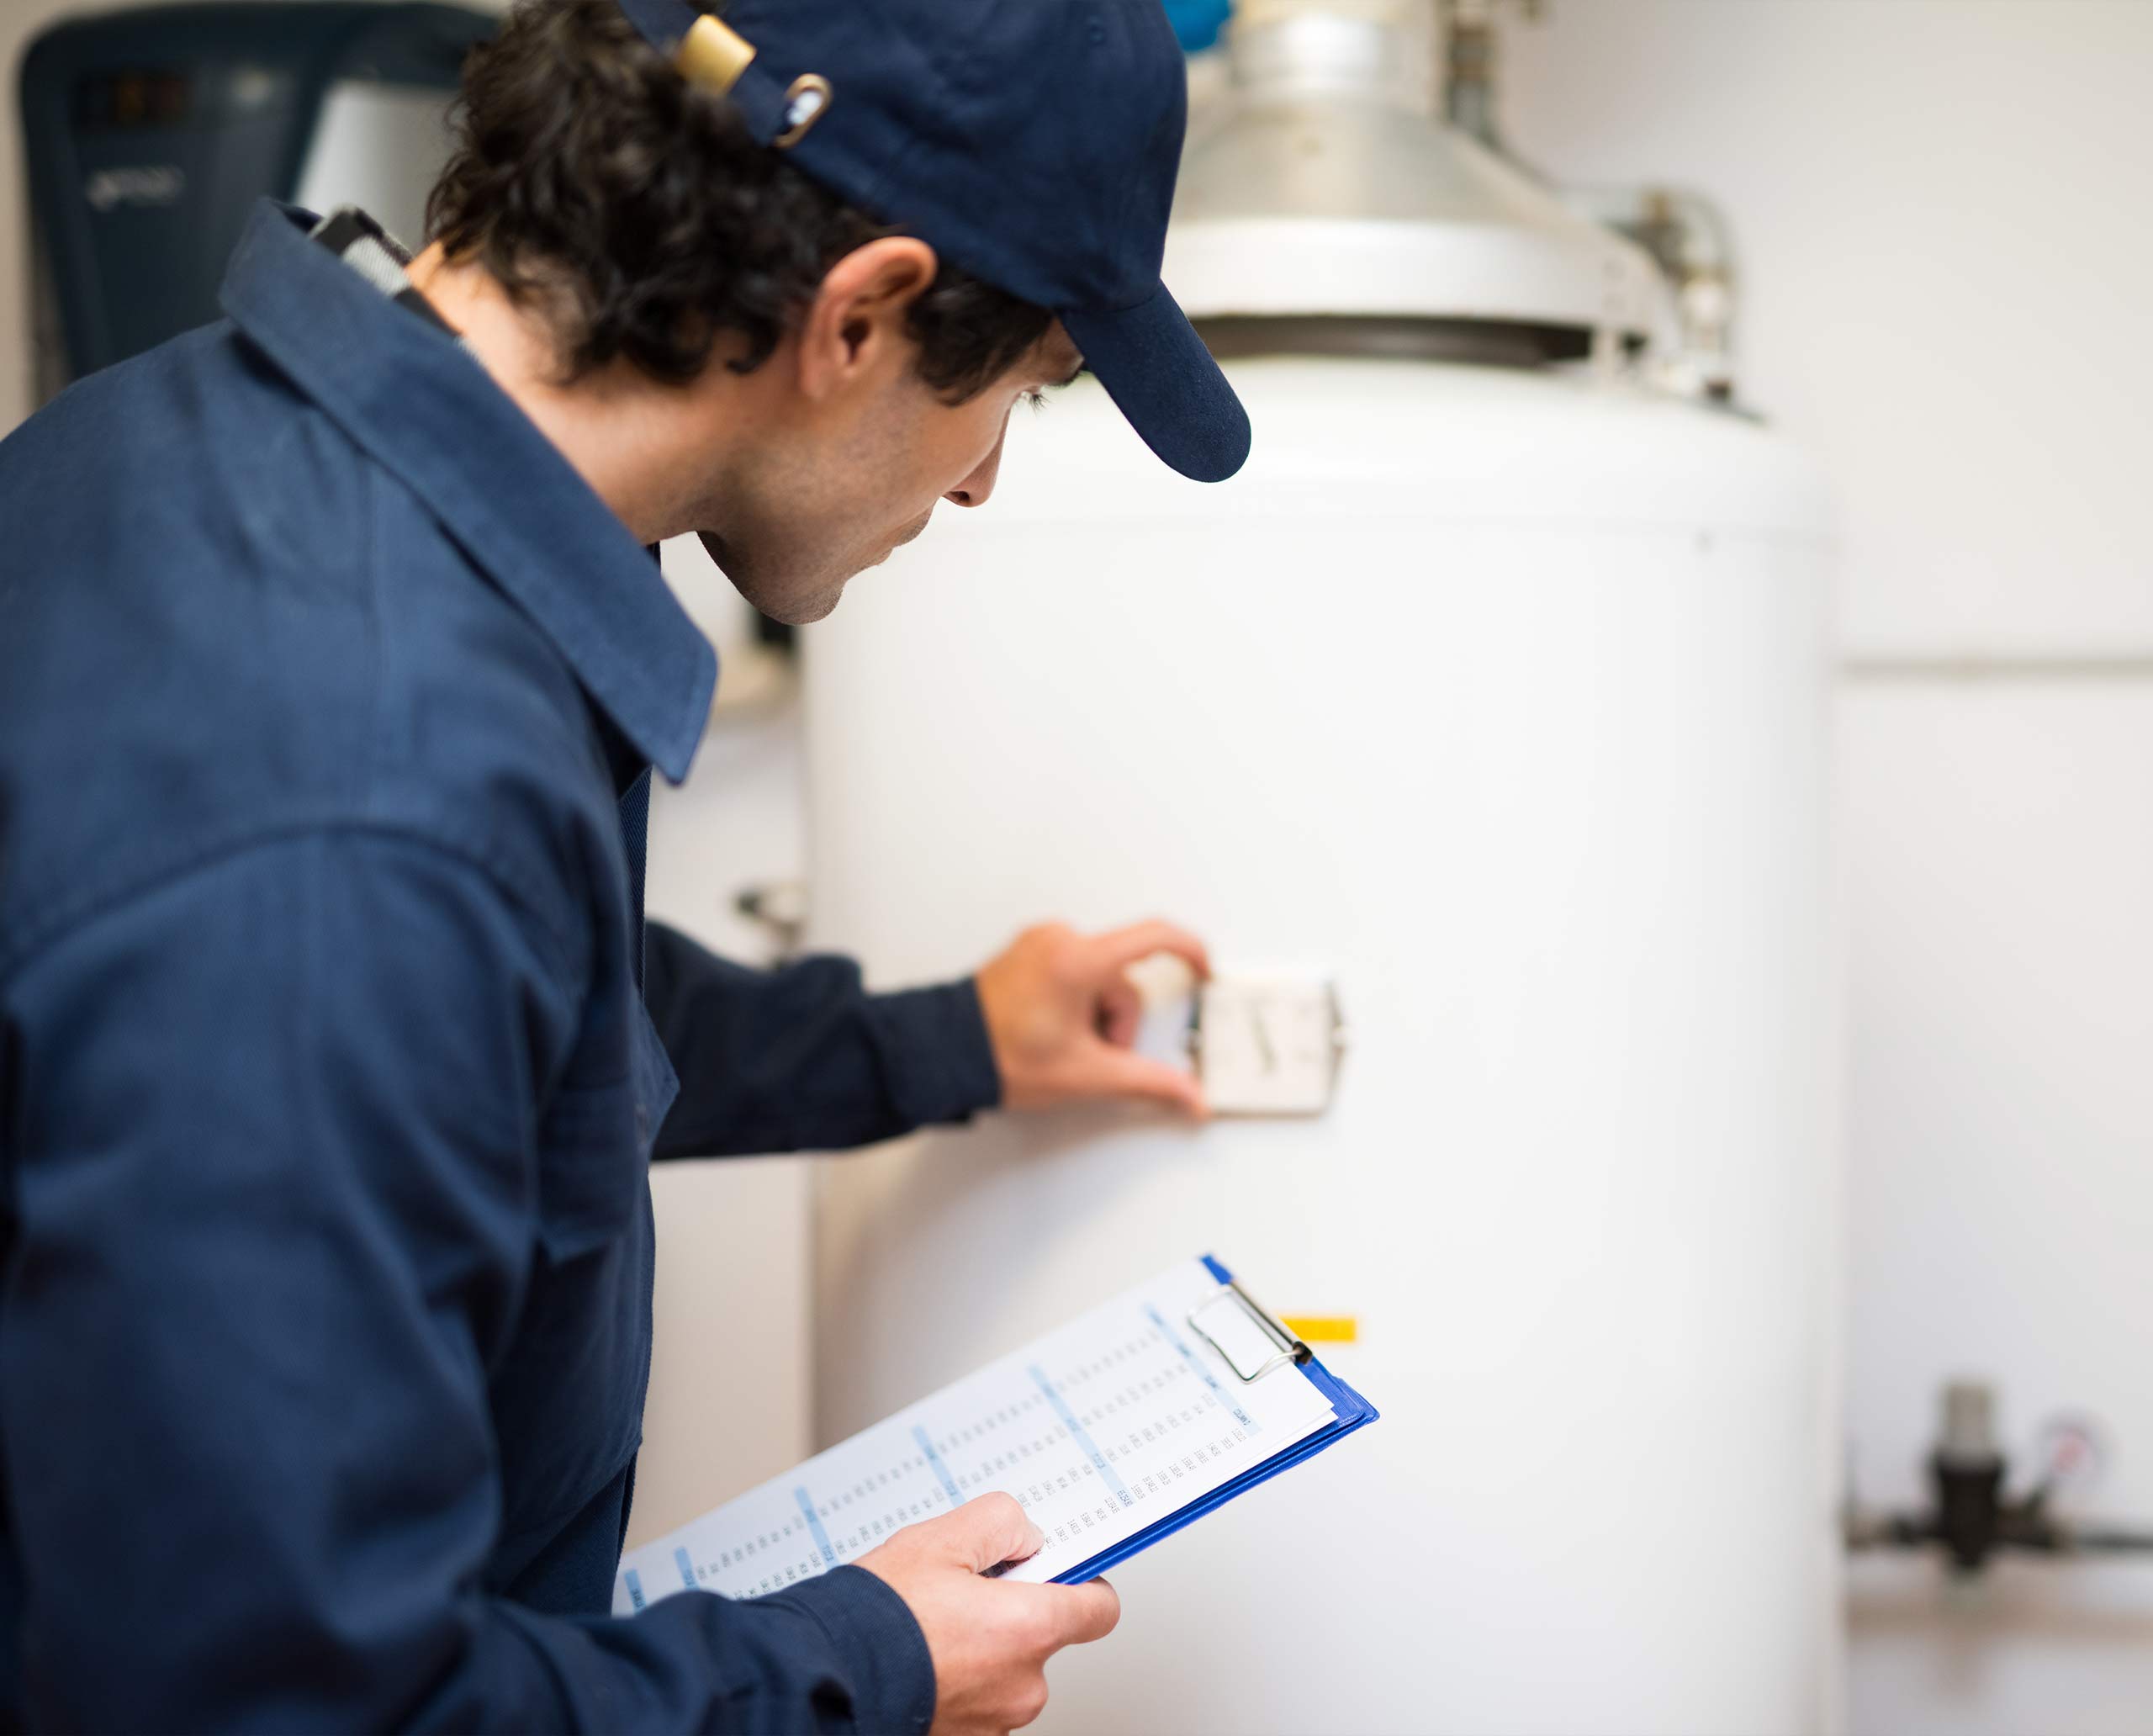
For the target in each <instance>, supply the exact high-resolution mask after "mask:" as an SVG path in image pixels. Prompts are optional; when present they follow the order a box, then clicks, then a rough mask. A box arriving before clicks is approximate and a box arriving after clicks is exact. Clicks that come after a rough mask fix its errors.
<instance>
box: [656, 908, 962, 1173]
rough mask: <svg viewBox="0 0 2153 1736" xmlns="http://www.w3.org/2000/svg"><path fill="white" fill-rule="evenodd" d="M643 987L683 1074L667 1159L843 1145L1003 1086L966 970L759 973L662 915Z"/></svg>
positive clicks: (844, 962)
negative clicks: (933, 980)
mask: <svg viewBox="0 0 2153 1736" xmlns="http://www.w3.org/2000/svg"><path fill="white" fill-rule="evenodd" d="M643 989H644V996H645V998H646V1000H647V1001H648V1004H649V1008H650V1016H651V1020H652V1022H653V1024H655V1025H656V1026H657V1028H658V1034H659V1038H660V1039H661V1040H663V1042H664V1045H665V1052H666V1054H667V1056H669V1057H670V1059H671V1061H672V1062H673V1070H674V1072H676V1073H677V1074H679V1075H680V1096H679V1097H678V1098H675V1099H674V1104H673V1109H672V1111H671V1113H670V1114H669V1115H668V1116H667V1117H666V1119H665V1125H664V1128H663V1129H661V1130H660V1131H659V1138H658V1146H657V1150H656V1151H655V1152H654V1153H653V1155H654V1156H658V1157H661V1158H664V1157H720V1156H739V1155H742V1154H744V1153H749V1152H768V1151H837V1150H841V1149H844V1148H847V1147H850V1146H864V1145H870V1144H872V1143H873V1142H874V1141H876V1140H884V1139H894V1138H896V1137H897V1135H899V1134H904V1133H910V1132H911V1131H912V1130H913V1129H915V1128H918V1127H923V1126H926V1125H928V1124H929V1123H930V1122H938V1121H962V1120H965V1119H969V1118H970V1117H971V1115H972V1114H974V1113H976V1111H978V1110H981V1109H992V1107H993V1106H994V1105H995V1104H997V1103H999V1102H1000V1101H1001V1098H1002V1082H1001V1077H1000V1075H999V1074H998V1073H997V1072H996V1070H995V1065H994V1052H993V1050H992V1047H991V1046H990V1045H989V1044H988V1041H987V1024H986V1021H985V1020H984V1019H982V1018H981V1015H980V1007H979V993H978V991H977V990H976V988H974V987H973V986H972V983H971V981H970V979H966V980H965V981H964V982H953V983H949V984H946V985H943V986H941V987H934V988H918V989H908V990H906V991H905V992H902V993H898V994H869V993H868V992H866V990H865V988H864V987H862V986H861V984H860V967H859V966H857V965H856V964H854V962H853V961H851V960H850V959H844V958H806V959H801V960H798V961H796V962H794V963H792V964H789V965H786V966H780V968H778V969H776V970H773V971H751V970H749V969H747V968H745V967H744V966H740V965H735V964H730V963H728V962H727V961H725V960H723V959H721V958H717V957H715V956H713V955H711V954H710V953H708V952H706V951H705V950H703V949H702V948H701V947H700V946H698V945H696V943H695V942H694V941H692V940H690V939H688V938H687V937H686V936H685V935H684V934H680V933H678V932H677V931H675V930H674V929H669V928H667V927H666V926H664V924H661V923H653V924H650V926H649V929H648V931H647V936H646V939H645V942H644V947H643Z"/></svg>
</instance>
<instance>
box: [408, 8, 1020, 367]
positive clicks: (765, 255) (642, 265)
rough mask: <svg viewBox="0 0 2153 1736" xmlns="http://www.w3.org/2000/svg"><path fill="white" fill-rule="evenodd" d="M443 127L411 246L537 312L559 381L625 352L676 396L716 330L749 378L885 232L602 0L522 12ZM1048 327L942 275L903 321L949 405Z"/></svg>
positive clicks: (484, 53) (964, 277) (972, 283)
mask: <svg viewBox="0 0 2153 1736" xmlns="http://www.w3.org/2000/svg"><path fill="white" fill-rule="evenodd" d="M454 124H455V130H456V135H457V142H456V151H455V154H454V156H452V157H451V158H450V160H449V163H448V167H447V168H446V169H444V170H443V171H442V177H441V179H440V180H439V181H438V182H437V183H436V184H435V187H434V189H433V192H432V193H431V196H430V197H429V198H428V199H427V201H426V233H427V236H428V237H429V238H430V239H431V240H434V241H439V242H441V243H442V246H443V248H444V249H445V250H446V251H447V254H448V256H449V257H451V258H452V259H458V260H465V259H468V260H475V261H477V262H479V263H480V264H483V265H484V267H485V268H486V269H487V270H488V271H489V273H492V275H493V276H494V277H495V278H496V279H498V280H499V282H500V283H501V284H502V286H503V287H504V288H505V289H506V290H507V291H508V293H509V294H510V296H511V297H513V298H514V299H516V300H517V301H518V302H520V303H522V304H526V305H529V304H536V305H538V306H540V307H542V308H543V309H544V310H545V313H546V315H547V317H548V322H549V324H550V325H551V326H552V328H553V334H554V337H555V341H556V344H557V347H558V354H559V357H560V362H561V368H562V372H563V377H564V378H567V379H574V378H579V377H580V376H581V375H584V374H586V373H590V371H591V370H593V369H595V368H602V367H604V366H606V364H607V363H611V362H612V361H614V360H615V359H616V357H627V360H628V361H630V362H631V363H633V364H634V365H635V366H636V367H637V368H640V369H642V370H643V373H646V374H648V375H649V376H650V377H651V378H653V379H657V380H661V381H664V382H667V383H669V384H682V383H685V382H686V381H688V380H691V379H693V378H696V376H697V375H698V374H700V373H701V372H702V371H703V369H704V368H705V367H706V366H707V365H708V363H709V361H710V356H711V347H712V346H713V345H714V344H715V343H716V342H717V339H718V337H719V336H720V334H722V333H723V332H727V331H732V332H738V333H741V334H743V336H745V337H746V339H747V350H746V352H745V353H744V354H743V355H740V356H738V357H733V358H730V359H729V360H728V361H727V364H726V365H727V367H729V368H733V369H734V370H735V371H737V372H738V373H749V372H752V371H753V370H754V368H758V367H759V366H760V365H761V364H762V363H764V361H765V360H767V359H768V357H769V356H770V352H771V351H772V350H774V349H775V347H777V344H778V342H779V341H780V339H781V338H782V337H783V336H785V334H786V331H788V330H789V329H790V328H791V325H792V324H793V322H794V321H795V320H797V319H798V318H799V316H800V315H801V314H802V313H803V312H804V311H805V310H806V309H807V304H809V302H810V301H811V300H812V299H813V297H814V294H815V290H816V288H817V286H818V285H819V284H820V283H822V281H823V275H824V274H825V273H827V272H828V270H829V268H830V267H831V266H833V264H835V263H836V262H838V260H839V259H841V258H843V257H844V256H845V255H846V254H847V253H849V252H850V251H852V250H853V249H854V248H855V247H858V246H862V245H863V244H865V242H867V241H872V240H874V239H875V238H876V237H878V236H886V235H894V234H897V233H899V231H898V230H895V229H893V228H891V227H890V226H889V225H886V224H883V223H880V222H878V221H876V220H875V218H874V217H872V216H870V214H867V213H865V212H864V211H861V210H859V209H856V208H855V207H854V206H852V205H850V204H847V203H846V202H845V201H844V199H842V198H838V196H837V195H836V194H835V193H832V192H830V191H829V190H828V188H824V187H823V186H821V185H820V184H819V183H817V182H815V181H814V180H812V178H810V177H808V176H807V175H806V174H803V173H802V172H801V171H800V170H799V169H797V168H796V167H793V166H792V164H791V162H789V161H786V157H785V156H784V154H783V153H782V152H780V151H774V150H771V149H770V148H769V147H768V146H763V145H760V144H758V143H757V142H756V141H755V140H754V137H753V136H752V135H750V134H749V131H748V129H747V126H746V124H745V123H744V122H743V120H742V119H741V118H740V115H739V113H738V110H737V109H734V107H733V104H731V103H728V102H727V101H725V100H724V99H723V98H719V97H717V96H713V95H712V94H711V93H709V92H707V91H704V90H701V89H699V88H697V87H695V86H693V85H690V84H689V83H688V82H686V81H685V79H683V78H682V77H680V75H679V74H678V73H677V72H675V71H674V70H673V68H672V67H671V66H669V65H668V64H667V63H666V61H665V60H664V56H661V55H659V53H658V51H657V50H654V49H653V48H652V47H651V46H650V45H648V43H646V42H645V41H644V40H643V38H642V37H641V36H640V35H638V34H637V33H636V30H635V28H634V26H633V25H632V24H629V22H628V21H627V19H626V18H625V17H624V16H622V13H621V11H620V9H619V8H618V7H617V6H616V4H615V3H614V0H521V4H519V5H518V6H517V7H516V9H515V10H514V11H512V12H511V13H510V14H509V16H508V18H507V19H506V21H505V23H504V24H503V26H502V28H501V31H500V34H499V35H498V36H496V37H495V39H494V40H492V41H491V42H489V43H487V44H485V45H484V46H482V47H480V48H479V49H477V50H474V51H473V54H472V56H471V58H470V60H469V61H468V64H467V65H466V66H465V67H464V70H463V94H462V96H461V97H460V98H458V103H457V107H456V112H455V118H454ZM1052 319H1053V315H1051V314H1050V313H1049V312H1048V311H1047V310H1045V309H1044V308H1039V307H1034V305H1032V304H1031V303H1029V302H1027V301H1024V300H1021V299H1018V297H1016V296H1014V295H1011V294H1008V293H1007V292H1006V291H1004V290H1001V289H997V288H995V287H994V286H993V285H992V284H991V283H983V282H981V280H980V279H978V278H975V277H973V276H971V274H970V273H966V272H964V271H961V270H960V269H958V268H957V267H955V266H952V265H950V263H949V262H946V261H944V262H942V264H941V267H940V269H939V272H938V273H937V274H936V276H935V278H934V283H933V284H932V285H930V286H929V287H928V289H927V290H926V291H925V292H924V293H923V294H922V295H921V296H920V297H919V298H918V300H916V301H915V302H914V303H913V305H912V307H911V310H910V327H911V331H912V335H913V336H914V337H915V338H917V339H918V342H919V346H920V354H919V371H920V373H921V375H922V377H923V378H924V379H925V380H926V382H927V384H928V385H929V386H930V387H931V388H933V389H934V390H935V391H937V392H939V393H940V394H943V396H944V397H945V398H946V399H949V400H951V401H953V402H961V401H962V400H965V398H968V397H970V396H971V395H972V394H975V393H977V392H979V391H981V390H982V389H985V388H986V387H987V385H988V384H991V383H992V381H994V380H996V379H997V378H1000V377H1001V375H1002V373H1005V372H1007V371H1008V369H1009V368H1011V367H1013V365H1015V363H1017V362H1018V361H1019V360H1020V359H1021V358H1022V357H1024V354H1025V353H1026V352H1028V351H1029V349H1030V348H1031V347H1032V346H1033V345H1034V344H1035V343H1037V342H1038V341H1039V339H1040V338H1041V337H1042V336H1045V333H1046V330H1047V327H1048V325H1050V322H1051V320H1052Z"/></svg>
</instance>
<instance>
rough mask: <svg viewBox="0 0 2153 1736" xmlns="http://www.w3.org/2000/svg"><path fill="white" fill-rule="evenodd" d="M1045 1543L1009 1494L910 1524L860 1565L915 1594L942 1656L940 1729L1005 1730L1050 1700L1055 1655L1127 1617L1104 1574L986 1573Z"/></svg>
mask: <svg viewBox="0 0 2153 1736" xmlns="http://www.w3.org/2000/svg"><path fill="white" fill-rule="evenodd" d="M1037 1548H1039V1527H1037V1526H1035V1525H1034V1524H1033V1523H1032V1522H1031V1521H1030V1520H1029V1519H1027V1518H1026V1517H1025V1516H1024V1509H1023V1508H1022V1507H1020V1506H1018V1505H1017V1503H1016V1502H1015V1501H1014V1500H1012V1499H1010V1497H1009V1496H1008V1495H1000V1494H996V1495H979V1496H976V1498H974V1499H973V1500H968V1501H966V1502H965V1504H964V1506H961V1507H959V1508H958V1509H957V1510H956V1511H955V1512H953V1513H944V1514H943V1515H942V1516H941V1517H940V1518H939V1519H928V1520H923V1521H922V1522H920V1523H919V1524H918V1525H908V1526H907V1527H905V1528H904V1529H903V1530H902V1531H901V1532H898V1533H897V1535H896V1536H895V1537H893V1538H891V1539H890V1541H889V1542H888V1543H884V1544H883V1545H882V1546H881V1548H876V1549H870V1550H869V1551H868V1553H866V1554H865V1555H863V1556H861V1557H860V1566H862V1567H864V1568H865V1569H867V1570H868V1572H870V1573H871V1574H873V1575H875V1577H876V1578H878V1579H880V1580H881V1581H882V1582H883V1583H884V1584H885V1585H888V1586H889V1588H890V1589H891V1590H892V1591H895V1592H896V1593H897V1596H900V1597H902V1599H904V1601H905V1605H906V1607H907V1608H908V1609H910V1610H911V1611H912V1613H913V1620H914V1621H916V1622H918V1623H919V1631H920V1632H921V1633H923V1634H925V1635H926V1636H927V1652H928V1656H929V1657H930V1658H932V1659H934V1731H933V1733H932V1736H986V1733H988V1732H992V1736H1004V1733H1005V1732H1008V1731H1010V1730H1014V1729H1018V1728H1021V1727H1022V1726H1024V1725H1025V1724H1029V1723H1031V1721H1032V1720H1033V1719H1034V1718H1035V1717H1038V1716H1039V1713H1040V1712H1042V1711H1044V1710H1045V1707H1046V1660H1047V1659H1049V1658H1050V1657H1052V1656H1053V1655H1054V1654H1055V1653H1056V1652H1058V1651H1060V1650H1061V1649H1062V1647H1064V1646H1066V1645H1082V1644H1085V1643H1087V1642H1089V1641H1091V1640H1094V1639H1103V1638H1105V1637H1106V1636H1107V1635H1108V1634H1109V1633H1113V1632H1114V1623H1115V1622H1118V1621H1119V1620H1120V1619H1121V1600H1120V1598H1119V1597H1118V1596H1115V1595H1114V1587H1113V1586H1111V1585H1108V1584H1107V1582H1106V1581H1105V1580H1092V1582H1091V1583H1090V1584H1089V1585H1022V1584H1018V1583H1015V1582H1013V1581H1011V1580H987V1579H981V1577H980V1575H981V1573H982V1572H983V1571H984V1570H985V1569H987V1568H990V1567H993V1566H995V1565H996V1564H998V1563H1000V1562H1004V1561H1021V1560H1023V1559H1024V1557H1026V1556H1027V1555H1029V1554H1030V1553H1032V1552H1033V1551H1034V1550H1035V1549H1037Z"/></svg>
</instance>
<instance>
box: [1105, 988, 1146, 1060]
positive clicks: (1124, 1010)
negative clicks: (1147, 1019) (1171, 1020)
mask: <svg viewBox="0 0 2153 1736" xmlns="http://www.w3.org/2000/svg"><path fill="white" fill-rule="evenodd" d="M1143 1022H1144V998H1143V996H1141V995H1140V994H1139V993H1137V992H1136V985H1135V983H1133V982H1130V981H1129V979H1128V978H1127V977H1126V976H1116V977H1115V978H1114V981H1113V982H1109V983H1108V984H1107V985H1106V987H1103V988H1102V989H1101V990H1100V991H1099V1035H1101V1036H1103V1037H1104V1038H1105V1039H1106V1040H1107V1041H1108V1042H1109V1043H1111V1044H1113V1045H1114V1047H1115V1048H1117V1049H1126V1048H1127V1047H1128V1046H1129V1045H1130V1044H1131V1043H1133V1042H1135V1040H1136V1032H1137V1029H1138V1027H1139V1026H1140V1025H1141V1024H1143Z"/></svg>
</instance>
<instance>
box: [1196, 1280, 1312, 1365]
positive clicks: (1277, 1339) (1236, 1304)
mask: <svg viewBox="0 0 2153 1736" xmlns="http://www.w3.org/2000/svg"><path fill="white" fill-rule="evenodd" d="M1221 1309H1227V1310H1232V1313H1231V1315H1230V1316H1229V1317H1228V1318H1229V1319H1230V1320H1235V1321H1237V1320H1239V1319H1243V1318H1245V1319H1246V1320H1248V1321H1251V1322H1253V1324H1254V1325H1255V1326H1256V1331H1258V1332H1259V1333H1261V1334H1262V1339H1263V1342H1264V1343H1265V1344H1267V1346H1268V1347H1269V1352H1268V1354H1262V1355H1253V1356H1252V1355H1251V1346H1250V1345H1249V1344H1248V1343H1247V1342H1246V1340H1247V1335H1246V1333H1245V1332H1237V1331H1232V1330H1231V1329H1230V1326H1228V1325H1227V1324H1226V1323H1225V1322H1223V1321H1222V1322H1221V1324H1220V1327H1219V1331H1218V1332H1215V1333H1214V1331H1212V1330H1211V1328H1210V1327H1209V1326H1205V1325H1204V1324H1203V1321H1204V1317H1205V1316H1206V1315H1210V1316H1212V1317H1213V1318H1214V1320H1215V1319H1218V1317H1219V1315H1218V1311H1219V1310H1221ZM1188 1326H1189V1330H1190V1331H1193V1332H1194V1333H1195V1334H1196V1336H1198V1337H1199V1338H1201V1339H1202V1340H1203V1342H1205V1343H1206V1344H1208V1345H1209V1346H1210V1347H1212V1349H1214V1350H1215V1351H1216V1352H1219V1357H1220V1358H1222V1359H1223V1360H1224V1361H1225V1364H1226V1366H1227V1367H1228V1368H1231V1369H1232V1370H1233V1371H1234V1373H1235V1376H1236V1377H1238V1378H1239V1379H1240V1382H1241V1384H1243V1385H1245V1386H1246V1385H1249V1384H1252V1383H1254V1382H1256V1381H1258V1380H1261V1379H1263V1377H1264V1376H1265V1375H1267V1374H1268V1373H1270V1372H1271V1371H1272V1369H1273V1368H1284V1367H1286V1366H1287V1364H1288V1363H1305V1362H1307V1361H1308V1360H1309V1358H1311V1357H1313V1356H1314V1355H1315V1352H1313V1351H1311V1350H1310V1349H1309V1347H1308V1346H1307V1345H1305V1344H1304V1343H1302V1342H1301V1341H1300V1340H1299V1339H1298V1338H1296V1337H1295V1336H1293V1334H1292V1333H1291V1332H1289V1331H1287V1330H1286V1328H1285V1326H1283V1324H1282V1323H1281V1322H1280V1321H1279V1319H1278V1315H1274V1314H1273V1313H1272V1312H1271V1310H1269V1309H1267V1308H1266V1307H1265V1306H1264V1305H1262V1303H1260V1302H1258V1301H1257V1300H1256V1298H1255V1297H1253V1296H1251V1295H1250V1294H1249V1293H1248V1292H1247V1291H1246V1290H1245V1289H1242V1288H1241V1287H1240V1284H1239V1283H1236V1282H1235V1281H1233V1280H1231V1279H1229V1280H1228V1281H1227V1282H1226V1283H1223V1284H1221V1285H1219V1288H1218V1289H1217V1290H1215V1291H1214V1292H1213V1294H1211V1296H1210V1298H1209V1299H1208V1300H1206V1301H1203V1302H1199V1303H1198V1304H1197V1305H1196V1306H1195V1307H1193V1308H1192V1309H1190V1310H1189V1311H1188ZM1222 1339H1224V1340H1228V1341H1230V1340H1235V1339H1239V1340H1241V1341H1242V1342H1241V1343H1240V1346H1239V1353H1238V1354H1236V1351H1235V1347H1234V1346H1233V1345H1232V1344H1231V1343H1230V1342H1222ZM1251 1361H1253V1362H1254V1363H1255V1366H1254V1367H1253V1368H1251V1367H1249V1366H1248V1364H1249V1363H1251Z"/></svg>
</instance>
